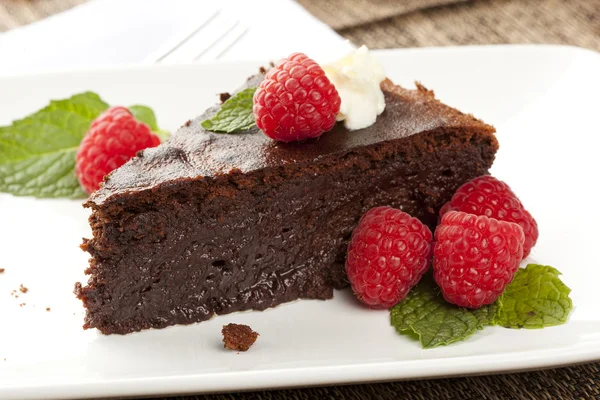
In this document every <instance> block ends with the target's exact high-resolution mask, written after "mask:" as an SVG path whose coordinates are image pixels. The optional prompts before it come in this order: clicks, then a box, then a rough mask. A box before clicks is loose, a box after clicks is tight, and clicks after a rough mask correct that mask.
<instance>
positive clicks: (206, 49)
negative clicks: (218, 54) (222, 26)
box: [192, 21, 240, 61]
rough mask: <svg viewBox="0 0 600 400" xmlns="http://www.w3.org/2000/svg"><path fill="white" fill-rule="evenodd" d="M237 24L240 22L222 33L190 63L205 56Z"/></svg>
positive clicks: (237, 22) (238, 22)
mask: <svg viewBox="0 0 600 400" xmlns="http://www.w3.org/2000/svg"><path fill="white" fill-rule="evenodd" d="M239 24H240V21H236V22H235V23H234V24H233V25H231V26H230V27H229V28H228V29H227V30H226V31H225V32H223V33H222V34H221V35H220V36H219V37H218V38H216V39H215V40H214V41H213V42H212V43H211V44H210V45H208V46H207V47H205V48H204V49H203V50H202V51H201V52H200V53H199V54H197V55H196V57H194V58H193V59H192V61H197V60H198V59H199V58H200V57H202V56H203V55H204V54H206V53H207V52H208V51H209V50H210V49H212V48H213V47H215V46H216V45H217V44H218V43H219V42H220V41H221V40H222V39H223V38H225V37H226V36H227V35H228V34H229V33H230V32H231V31H233V30H234V29H235V28H236V27H237V26H238V25H239Z"/></svg>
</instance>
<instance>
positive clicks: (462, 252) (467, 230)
mask: <svg viewBox="0 0 600 400" xmlns="http://www.w3.org/2000/svg"><path fill="white" fill-rule="evenodd" d="M435 240H436V243H435V246H434V252H433V276H434V278H435V281H436V282H437V283H438V285H439V286H440V288H441V289H442V294H443V295H444V298H445V299H446V301H448V302H450V303H453V304H456V305H459V306H462V307H469V308H478V307H481V306H483V305H485V304H491V303H493V302H494V301H496V299H497V298H498V296H500V295H501V294H502V292H503V291H504V288H506V285H508V284H509V283H510V282H511V281H512V279H513V277H514V276H515V273H516V272H517V270H518V269H519V263H520V261H521V258H522V256H523V243H524V241H525V237H524V235H523V229H522V228H521V227H520V226H519V225H517V224H515V223H513V222H506V221H498V220H496V219H494V218H488V217H486V216H483V215H473V214H467V213H464V212H460V211H449V212H447V213H446V214H445V215H444V216H443V217H442V222H441V224H440V225H438V227H437V229H436V230H435Z"/></svg>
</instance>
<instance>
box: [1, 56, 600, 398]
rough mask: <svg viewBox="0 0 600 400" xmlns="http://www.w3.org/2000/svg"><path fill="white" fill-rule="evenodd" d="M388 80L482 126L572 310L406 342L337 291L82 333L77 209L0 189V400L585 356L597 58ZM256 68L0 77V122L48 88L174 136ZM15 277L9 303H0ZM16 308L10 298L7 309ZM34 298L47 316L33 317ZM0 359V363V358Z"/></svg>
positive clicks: (445, 61)
mask: <svg viewBox="0 0 600 400" xmlns="http://www.w3.org/2000/svg"><path fill="white" fill-rule="evenodd" d="M377 55H378V56H379V57H380V58H381V60H382V62H383V63H384V65H385V67H386V71H387V72H388V75H389V76H390V78H392V80H395V81H396V82H398V83H400V84H403V85H412V83H411V82H412V81H413V80H419V81H421V82H422V83H423V84H424V85H425V86H427V87H429V88H433V89H435V91H436V94H437V96H438V98H440V99H441V100H442V101H444V102H446V103H448V104H450V105H452V106H455V107H457V108H459V109H461V110H463V111H466V112H470V113H473V114H474V115H476V116H477V117H480V118H482V119H483V120H485V121H486V122H489V123H491V124H493V125H495V126H496V128H497V129H498V134H497V135H498V139H499V141H500V144H501V149H500V151H499V152H498V155H497V161H496V163H495V164H494V167H493V170H492V171H493V173H494V174H495V175H496V176H498V177H499V178H500V179H504V180H506V181H508V182H509V183H510V185H511V186H512V188H513V189H514V190H515V192H516V193H518V194H519V196H520V197H521V199H522V201H523V203H524V204H525V205H526V206H527V207H528V209H529V210H530V211H531V212H532V213H533V214H534V215H535V216H536V218H537V220H538V223H539V226H540V232H541V235H540V239H539V242H538V245H537V246H536V247H535V248H534V250H533V252H532V255H531V257H530V260H529V261H532V262H539V263H545V264H550V265H553V266H555V267H556V268H558V269H559V270H560V271H562V272H563V274H564V275H563V279H564V281H565V282H566V283H567V284H568V285H569V286H570V287H571V288H572V289H573V292H572V298H573V302H574V304H575V307H576V308H575V309H574V311H573V313H572V315H571V318H570V320H569V322H568V323H567V324H565V325H562V326H559V327H553V328H547V329H543V330H529V331H528V330H521V331H519V330H509V329H503V328H495V327H494V328H486V329H485V330H483V331H481V332H478V333H476V334H475V335H473V336H472V337H471V338H469V339H468V340H466V341H464V342H460V343H457V344H454V345H451V346H448V347H442V348H436V349H430V350H423V349H421V348H420V346H419V344H418V343H417V342H415V341H412V340H411V339H409V338H406V337H400V336H398V335H397V334H396V333H395V332H394V330H393V329H392V328H391V327H390V326H389V316H388V312H386V311H369V310H366V309H364V308H362V307H360V306H359V305H358V304H357V303H356V302H355V301H354V300H353V299H352V295H351V293H350V292H349V291H342V292H337V293H336V294H335V299H334V300H331V301H325V302H323V301H297V302H293V303H290V304H285V305H282V306H279V307H276V308H274V309H270V310H267V311H265V312H246V313H237V314H230V315H225V316H220V317H215V318H213V319H212V320H210V321H207V322H204V323H201V324H195V325H191V326H177V327H170V328H167V329H163V330H153V331H146V332H141V333H134V334H130V335H126V336H102V335H100V334H98V333H97V332H96V331H95V330H92V331H83V330H82V329H81V325H82V318H83V309H82V306H81V303H80V302H79V301H78V300H76V299H75V297H74V295H73V294H72V291H73V284H74V282H76V281H78V280H82V279H84V276H83V269H84V268H85V267H86V266H87V255H86V254H84V253H83V252H82V251H80V250H79V249H78V245H79V243H80V242H81V238H82V237H86V236H89V235H90V231H89V227H88V225H87V216H88V212H87V211H86V210H84V209H83V208H82V207H81V205H80V204H81V202H80V201H68V200H36V199H33V198H17V197H12V196H9V195H5V194H0V221H1V222H0V268H5V269H6V272H5V273H4V274H2V275H0V313H1V314H0V315H1V316H2V321H3V322H2V329H0V398H3V399H6V398H71V397H77V398H80V397H104V396H130V395H151V394H167V393H169V394H171V393H173V394H174V393H190V392H211V391H232V390H242V389H259V388H279V387H290V386H301V385H317V384H333V383H343V382H348V383H349V382H362V381H380V380H392V379H408V378H425V377H437V376H449V375H459V374H472V373H487V372H495V371H509V370H523V369H529V368H538V367H549V366H557V365H564V364H569V363H575V362H582V361H589V360H597V359H600V311H598V297H597V296H598V295H597V290H598V282H599V281H600V268H599V267H600V265H599V264H600V263H599V262H598V255H597V252H596V246H597V245H598V243H600V231H598V229H597V227H598V226H600V213H598V212H596V211H595V208H596V204H597V199H598V197H597V193H598V189H597V183H596V182H597V175H598V172H600V168H599V167H598V161H597V154H598V153H597V149H598V148H599V146H600V140H599V136H600V131H599V129H598V112H599V108H598V93H600V75H599V74H598V71H600V54H598V53H594V52H591V51H586V50H582V49H577V48H570V47H557V46H497V47H464V48H442V49H419V50H388V51H380V52H377ZM258 64H259V63H231V64H214V65H188V66H156V67H135V68H121V69H111V70H96V71H78V72H65V73H56V74H52V75H35V76H33V75H32V76H20V77H11V78H6V77H5V78H0V88H1V90H0V110H2V112H1V114H0V124H8V123H10V121H11V120H12V119H15V118H18V117H22V116H24V115H27V114H29V113H31V112H33V111H34V110H36V109H38V108H40V107H42V106H44V105H45V104H46V103H47V102H48V100H49V99H51V98H64V97H68V96H70V95H72V94H74V93H76V92H79V91H84V90H93V91H95V92H97V93H99V94H100V95H101V96H102V97H103V98H104V99H105V100H106V101H107V102H109V103H111V104H125V105H127V104H135V103H142V104H148V105H150V106H151V107H153V108H154V109H155V111H156V112H157V115H158V118H159V123H160V125H161V126H162V127H165V128H168V129H171V130H174V129H176V128H177V127H178V126H179V125H181V124H182V123H183V122H184V121H186V120H187V119H189V118H190V117H193V116H195V115H198V114H199V113H200V112H202V111H203V110H204V109H205V108H206V107H207V106H209V105H211V104H213V103H214V102H215V101H216V94H217V93H220V92H223V91H227V90H229V89H234V88H235V87H236V86H237V85H238V84H239V83H241V82H243V81H244V79H245V78H246V77H247V76H248V75H249V74H251V73H253V72H254V71H255V70H256V69H257V66H258ZM20 284H23V285H25V286H27V287H28V288H29V292H28V293H26V294H20V296H19V298H15V297H13V296H11V295H10V292H11V291H12V290H14V289H18V288H19V285H20ZM21 303H25V305H24V306H22V307H20V306H19V304H21ZM46 307H50V308H51V311H50V312H47V311H46V310H45V309H46ZM229 322H237V323H243V324H248V325H250V326H251V327H252V328H254V329H255V330H256V331H258V332H259V333H260V334H261V336H260V338H259V340H258V341H257V342H256V344H255V346H254V347H253V348H252V349H251V351H249V352H247V353H242V354H238V353H236V352H231V351H225V350H224V349H223V348H222V343H221V334H220V329H221V326H222V325H224V324H226V323H229ZM4 359H6V360H5V361H4Z"/></svg>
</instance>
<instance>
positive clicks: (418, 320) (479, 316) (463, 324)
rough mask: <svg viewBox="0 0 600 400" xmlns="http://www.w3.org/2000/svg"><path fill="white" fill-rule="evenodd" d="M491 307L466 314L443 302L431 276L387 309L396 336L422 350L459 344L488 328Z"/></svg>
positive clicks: (492, 311) (492, 310)
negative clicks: (407, 338) (405, 337)
mask: <svg viewBox="0 0 600 400" xmlns="http://www.w3.org/2000/svg"><path fill="white" fill-rule="evenodd" d="M494 311H495V309H494V307H490V306H485V307H482V308H480V309H478V310H468V309H466V308H460V307H457V306H455V305H452V304H449V303H447V302H446V301H445V300H444V297H443V296H442V295H441V293H440V291H439V288H438V287H437V286H436V284H435V282H434V280H433V277H432V276H431V274H428V275H426V276H424V277H423V278H422V279H421V282H419V284H418V285H417V286H415V287H414V288H412V289H411V291H410V292H409V294H408V296H406V298H405V299H404V300H402V301H401V302H400V303H398V304H397V305H395V306H394V307H393V308H392V309H391V312H390V314H391V324H392V326H394V327H395V328H396V331H397V332H398V333H400V334H405V335H409V336H413V337H416V338H418V339H419V341H420V342H421V346H423V348H432V347H436V346H441V345H447V344H450V343H454V342H457V341H459V340H463V339H465V338H467V337H468V336H470V335H472V334H473V333H474V332H475V331H476V330H477V329H482V328H483V326H484V325H487V324H489V321H490V319H491V318H492V316H493V315H494Z"/></svg>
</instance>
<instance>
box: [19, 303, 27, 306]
mask: <svg viewBox="0 0 600 400" xmlns="http://www.w3.org/2000/svg"><path fill="white" fill-rule="evenodd" d="M25 305H27V304H26V303H21V304H19V307H23V306H25Z"/></svg>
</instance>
